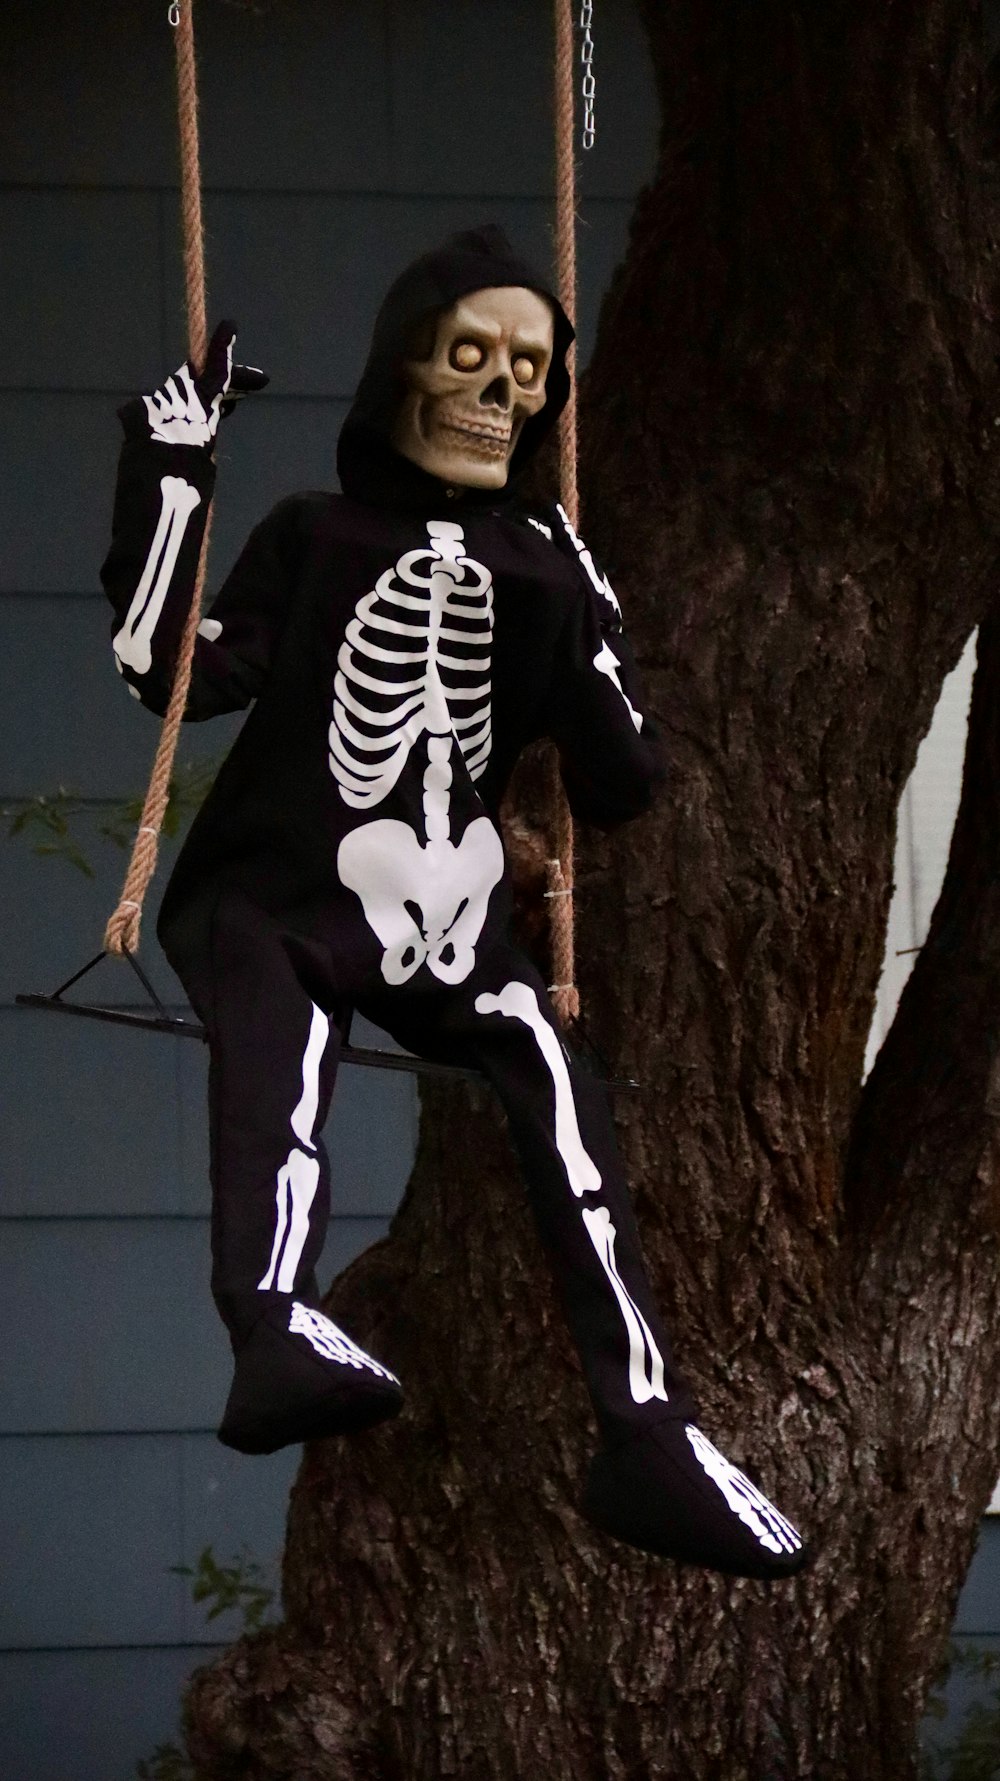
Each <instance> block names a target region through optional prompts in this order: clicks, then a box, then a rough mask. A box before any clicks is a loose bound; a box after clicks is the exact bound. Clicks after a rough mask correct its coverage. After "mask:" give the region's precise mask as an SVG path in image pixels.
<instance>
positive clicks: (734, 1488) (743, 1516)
mask: <svg viewBox="0 0 1000 1781" xmlns="http://www.w3.org/2000/svg"><path fill="white" fill-rule="evenodd" d="M684 1433H685V1434H686V1435H687V1438H688V1440H689V1441H690V1443H691V1446H692V1448H693V1449H694V1452H695V1456H696V1458H697V1459H698V1460H699V1461H700V1463H701V1465H702V1466H703V1467H704V1469H705V1471H706V1472H707V1474H708V1476H709V1477H710V1478H711V1479H713V1481H714V1482H715V1483H716V1484H717V1485H718V1487H719V1489H720V1490H721V1492H722V1494H723V1496H724V1497H725V1499H726V1502H727V1503H728V1504H729V1507H730V1509H732V1511H733V1514H734V1515H737V1516H738V1517H739V1519H740V1521H742V1523H743V1525H744V1527H748V1528H749V1529H750V1532H751V1533H752V1534H753V1535H754V1536H755V1538H756V1539H758V1540H759V1541H760V1543H761V1545H762V1546H763V1547H765V1548H766V1549H767V1551H768V1552H776V1553H778V1554H779V1555H783V1554H784V1553H786V1552H798V1551H799V1550H800V1549H801V1546H802V1540H801V1538H800V1536H799V1535H798V1534H797V1533H796V1531H795V1529H794V1528H793V1526H792V1524H791V1522H790V1521H786V1519H785V1517H784V1516H783V1515H782V1513H781V1511H780V1510H779V1509H776V1508H775V1506H774V1504H773V1503H771V1502H769V1501H768V1499H767V1497H766V1496H765V1495H764V1493H763V1491H760V1490H758V1489H757V1486H756V1485H755V1484H751V1482H750V1480H749V1478H747V1477H745V1476H744V1474H743V1473H742V1472H738V1471H737V1470H736V1467H735V1466H731V1465H730V1463H729V1461H728V1460H727V1459H726V1458H724V1456H723V1455H722V1454H721V1453H720V1452H719V1450H718V1448H717V1447H713V1446H712V1443H711V1441H709V1440H708V1439H707V1437H706V1436H705V1435H703V1434H702V1432H701V1430H700V1428H696V1426H695V1424H694V1423H693V1422H687V1423H685V1424H684Z"/></svg>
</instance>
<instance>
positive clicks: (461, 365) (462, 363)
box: [448, 340, 486, 371]
mask: <svg viewBox="0 0 1000 1781" xmlns="http://www.w3.org/2000/svg"><path fill="white" fill-rule="evenodd" d="M485 357H486V354H485V353H484V351H483V349H482V347H481V346H478V345H477V344H476V342H475V341H474V340H456V341H455V344H454V346H453V347H452V349H451V351H450V353H449V354H448V360H449V363H450V364H452V365H453V366H454V368H455V370H456V371H478V370H479V367H480V365H481V364H482V363H483V360H484V359H485Z"/></svg>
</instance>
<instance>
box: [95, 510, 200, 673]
mask: <svg viewBox="0 0 1000 1781" xmlns="http://www.w3.org/2000/svg"><path fill="white" fill-rule="evenodd" d="M160 496H161V502H162V505H161V507H160V517H159V519H158V520H157V523H156V531H155V532H154V534H153V542H152V544H151V545H150V547H149V555H148V557H147V558H146V564H145V567H144V569H143V571H142V575H141V576H140V578H139V585H138V587H137V588H136V590H135V593H134V594H133V596H132V604H131V606H130V607H129V609H128V612H127V614H126V616H125V623H124V624H123V626H122V628H121V630H120V631H118V632H117V633H116V634H115V637H114V640H113V645H112V647H113V649H114V652H115V661H116V663H117V666H118V671H119V673H121V670H122V668H123V667H125V668H131V669H132V670H133V671H134V672H135V673H136V674H148V673H149V670H150V667H151V666H152V661H153V651H152V642H153V632H154V631H155V629H156V626H157V623H158V622H159V618H160V614H161V613H162V611H163V602H164V600H165V599H166V597H167V590H168V588H169V586H170V581H171V577H172V575H173V573H174V569H175V568H176V566H177V558H178V556H179V554H180V548H181V545H182V544H183V542H184V534H185V532H186V531H187V525H188V520H189V519H190V518H191V515H192V513H193V512H194V510H195V508H196V507H197V506H198V504H199V503H200V501H201V496H200V495H199V493H198V490H197V489H196V488H192V487H191V484H190V483H189V482H185V480H184V478H183V476H163V477H161V478H160Z"/></svg>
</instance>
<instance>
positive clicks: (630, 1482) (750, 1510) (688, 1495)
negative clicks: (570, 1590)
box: [581, 1419, 813, 1578]
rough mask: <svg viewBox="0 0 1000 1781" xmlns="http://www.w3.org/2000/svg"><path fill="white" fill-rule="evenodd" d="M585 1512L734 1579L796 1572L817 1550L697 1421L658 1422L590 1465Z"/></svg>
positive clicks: (621, 1533)
mask: <svg viewBox="0 0 1000 1781" xmlns="http://www.w3.org/2000/svg"><path fill="white" fill-rule="evenodd" d="M581 1508H582V1513H583V1515H584V1516H585V1517H586V1519H587V1520H588V1521H589V1522H591V1523H592V1524H593V1526H594V1527H597V1528H600V1530H601V1532H602V1533H605V1534H612V1535H613V1536H614V1538H615V1539H616V1540H624V1541H625V1542H626V1543H627V1544H628V1545H629V1546H635V1547H637V1548H638V1550H639V1551H640V1552H653V1553H656V1554H657V1555H658V1556H659V1557H661V1558H673V1559H677V1561H678V1562H679V1563H680V1564H688V1565H705V1566H707V1568H708V1569H709V1570H712V1571H723V1572H725V1573H726V1574H727V1575H729V1576H734V1577H763V1578H776V1577H790V1576H792V1575H793V1574H794V1573H795V1572H796V1571H800V1570H801V1569H802V1567H803V1566H804V1565H806V1564H808V1563H809V1562H810V1560H811V1558H812V1556H813V1555H812V1552H811V1550H810V1549H809V1548H807V1547H806V1546H805V1545H804V1544H803V1541H802V1538H801V1535H800V1534H798V1533H797V1532H796V1530H795V1529H794V1528H793V1526H792V1524H791V1522H790V1521H786V1519H785V1517H784V1516H783V1515H782V1514H781V1513H780V1512H779V1511H778V1510H777V1509H776V1508H775V1507H774V1504H773V1503H769V1502H768V1500H767V1497H766V1496H765V1495H764V1493H763V1491H760V1490H758V1488H757V1486H756V1485H755V1484H752V1483H751V1482H750V1479H749V1478H747V1477H745V1476H744V1474H743V1473H742V1472H738V1471H737V1470H736V1468H735V1466H731V1465H730V1464H729V1461H728V1460H727V1459H724V1458H723V1456H722V1454H721V1453H720V1452H719V1451H718V1449H717V1448H715V1447H713V1446H712V1443H711V1441H709V1440H707V1439H706V1437H705V1436H704V1435H703V1434H702V1432H701V1430H700V1429H699V1428H697V1427H696V1426H695V1424H694V1423H693V1422H683V1421H681V1420H680V1419H675V1420H667V1421H664V1422H658V1423H656V1424H655V1425H654V1426H653V1427H652V1428H650V1429H646V1430H645V1431H644V1432H643V1433H642V1434H640V1435H637V1436H636V1438H635V1440H633V1441H628V1442H626V1443H625V1444H624V1445H623V1446H621V1447H616V1448H613V1449H611V1450H610V1451H602V1452H599V1453H597V1454H596V1455H595V1457H594V1458H593V1460H592V1461H591V1463H590V1469H589V1471H588V1474H587V1480H586V1484H585V1486H584V1494H583V1502H582V1505H581Z"/></svg>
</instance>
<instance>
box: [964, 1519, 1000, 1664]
mask: <svg viewBox="0 0 1000 1781" xmlns="http://www.w3.org/2000/svg"><path fill="white" fill-rule="evenodd" d="M954 1631H955V1632H956V1633H970V1634H971V1633H975V1634H977V1635H978V1634H980V1633H1000V1521H995V1520H993V1519H992V1517H990V1518H988V1519H986V1520H985V1521H983V1522H982V1524H981V1526H980V1529H979V1544H978V1546H977V1547H976V1553H975V1557H974V1558H973V1560H972V1563H971V1565H970V1566H969V1574H968V1576H967V1577H966V1579H965V1585H964V1587H963V1589H962V1593H961V1596H960V1597H959V1601H958V1609H957V1612H956V1614H955V1624H954Z"/></svg>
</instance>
